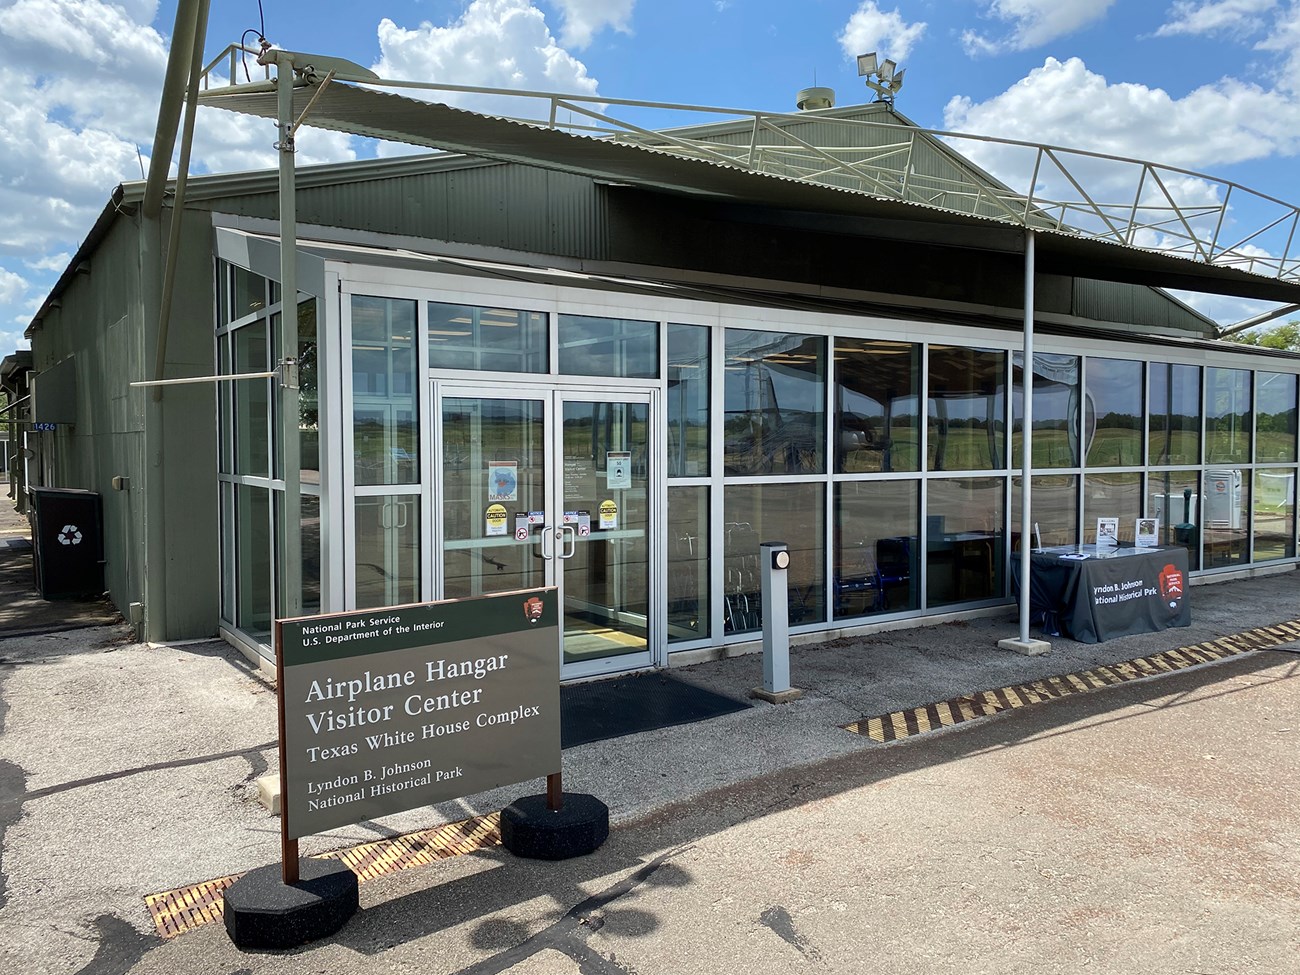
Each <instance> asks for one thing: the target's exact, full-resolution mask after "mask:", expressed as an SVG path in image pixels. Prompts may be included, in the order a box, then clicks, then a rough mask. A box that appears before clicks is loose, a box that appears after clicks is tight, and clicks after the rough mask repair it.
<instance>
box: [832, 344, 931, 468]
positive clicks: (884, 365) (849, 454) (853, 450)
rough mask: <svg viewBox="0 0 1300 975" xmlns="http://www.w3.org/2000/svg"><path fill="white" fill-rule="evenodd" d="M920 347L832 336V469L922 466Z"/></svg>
mask: <svg viewBox="0 0 1300 975" xmlns="http://www.w3.org/2000/svg"><path fill="white" fill-rule="evenodd" d="M920 382H921V347H920V346H919V345H909V344H905V343H902V342H871V341H867V340H866V339H836V340H835V470H836V471H837V472H839V473H841V474H860V473H868V472H875V471H880V472H886V473H887V472H891V471H916V470H920V466H921V428H920V417H919V416H918V410H917V404H918V403H919V402H920Z"/></svg>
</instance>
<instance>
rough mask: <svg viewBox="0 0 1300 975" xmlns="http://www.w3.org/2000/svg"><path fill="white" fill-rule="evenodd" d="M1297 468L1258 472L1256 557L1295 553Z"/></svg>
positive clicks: (1256, 475) (1264, 558) (1258, 559)
mask: <svg viewBox="0 0 1300 975" xmlns="http://www.w3.org/2000/svg"><path fill="white" fill-rule="evenodd" d="M1295 481H1296V472H1295V468H1290V469H1287V468H1281V467H1280V468H1277V469H1276V470H1260V471H1256V472H1255V493H1254V495H1253V497H1254V501H1255V561H1256V562H1263V561H1265V560H1267V559H1289V558H1294V557H1295V552H1296V549H1295Z"/></svg>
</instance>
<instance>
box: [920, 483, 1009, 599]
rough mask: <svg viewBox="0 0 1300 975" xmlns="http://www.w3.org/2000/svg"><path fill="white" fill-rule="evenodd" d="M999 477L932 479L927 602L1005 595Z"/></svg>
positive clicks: (1003, 487) (1002, 485)
mask: <svg viewBox="0 0 1300 975" xmlns="http://www.w3.org/2000/svg"><path fill="white" fill-rule="evenodd" d="M1005 491H1006V481H1005V480H1004V479H1002V478H1000V477H971V478H956V479H952V480H934V481H931V482H930V483H929V486H928V492H929V493H928V502H929V503H928V508H927V510H926V519H925V528H926V535H927V538H926V544H925V558H926V599H927V602H928V605H930V606H943V605H945V604H947V603H958V602H969V601H972V600H976V599H992V598H995V597H1000V596H1005V595H1006V583H1005V581H1004V578H1003V565H1002V563H1003V545H1004V539H1003V533H1002V517H1003V516H1002V512H1003V502H1004V501H1005V497H1006V496H1005V494H1004V492H1005Z"/></svg>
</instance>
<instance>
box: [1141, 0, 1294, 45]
mask: <svg viewBox="0 0 1300 975" xmlns="http://www.w3.org/2000/svg"><path fill="white" fill-rule="evenodd" d="M1276 6H1277V0H1175V2H1174V5H1173V6H1172V7H1170V8H1169V15H1168V16H1169V18H1170V19H1169V20H1168V21H1167V22H1166V23H1164V24H1162V25H1161V26H1160V29H1159V30H1157V31H1156V37H1173V36H1175V35H1178V34H1251V33H1253V32H1255V31H1257V30H1259V29H1260V27H1261V26H1263V19H1262V18H1261V17H1260V14H1263V13H1265V12H1267V11H1269V10H1272V9H1273V8H1274V7H1276Z"/></svg>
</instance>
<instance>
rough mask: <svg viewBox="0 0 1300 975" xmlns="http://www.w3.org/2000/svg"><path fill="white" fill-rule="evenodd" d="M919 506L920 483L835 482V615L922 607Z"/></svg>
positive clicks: (888, 611)
mask: <svg viewBox="0 0 1300 975" xmlns="http://www.w3.org/2000/svg"><path fill="white" fill-rule="evenodd" d="M920 508H921V482H920V481H910V480H909V481H841V482H839V483H838V484H836V485H835V563H834V565H835V577H834V579H833V581H832V604H831V608H832V611H833V613H834V615H835V618H836V619H843V618H845V617H853V616H869V615H872V614H875V613H897V612H900V611H902V610H909V609H917V608H919V607H920V605H921V595H920V578H921V573H920V571H919V570H920V565H919V562H918V551H919V548H920V546H919V544H918V541H917V540H918V539H919V538H920V536H921V532H920V527H919V520H920Z"/></svg>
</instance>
